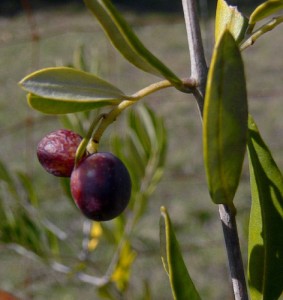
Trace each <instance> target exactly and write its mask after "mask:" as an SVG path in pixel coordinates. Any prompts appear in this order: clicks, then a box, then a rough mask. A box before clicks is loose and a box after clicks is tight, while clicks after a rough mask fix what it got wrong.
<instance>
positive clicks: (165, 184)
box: [0, 6, 283, 300]
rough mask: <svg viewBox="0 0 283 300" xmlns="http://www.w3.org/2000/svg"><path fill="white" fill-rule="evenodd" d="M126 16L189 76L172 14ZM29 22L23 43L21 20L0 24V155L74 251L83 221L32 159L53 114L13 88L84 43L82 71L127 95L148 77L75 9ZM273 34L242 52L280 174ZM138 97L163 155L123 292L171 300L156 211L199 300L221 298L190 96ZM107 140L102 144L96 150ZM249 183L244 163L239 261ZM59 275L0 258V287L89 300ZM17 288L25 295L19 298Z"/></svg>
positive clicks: (281, 91)
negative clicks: (163, 130)
mask: <svg viewBox="0 0 283 300" xmlns="http://www.w3.org/2000/svg"><path fill="white" fill-rule="evenodd" d="M127 17H128V19H129V20H130V22H132V24H133V25H134V29H135V30H136V32H137V34H138V35H139V36H140V37H141V39H142V40H143V41H144V43H145V44H146V45H147V46H148V47H149V48H150V49H151V50H152V51H153V52H154V53H155V54H156V55H157V56H158V57H160V58H161V59H163V60H164V61H165V62H166V63H167V64H168V65H169V66H170V67H171V68H172V69H173V70H174V71H175V72H176V73H177V74H179V75H180V76H181V77H185V76H187V75H188V72H189V65H188V64H189V55H188V50H187V41H186V36H185V27H184V23H183V18H182V16H181V15H156V14H147V15H142V16H137V15H133V14H128V16H127ZM35 20H36V24H37V27H36V30H37V31H38V34H39V40H38V41H36V40H35V41H32V40H31V31H30V27H29V23H28V21H27V18H26V16H25V15H19V16H16V17H14V18H10V19H6V18H1V19H0V89H1V93H0V108H1V111H0V114H1V117H0V128H1V131H0V139H1V147H0V159H1V160H3V161H4V162H6V164H8V166H9V168H10V169H11V170H18V169H20V170H23V171H26V172H28V173H29V174H30V176H31V177H32V178H33V182H34V184H35V185H36V188H37V192H38V194H39V196H40V199H41V201H42V204H41V212H42V213H43V214H44V215H46V216H47V217H49V218H50V219H51V220H52V221H54V223H55V224H56V225H57V226H59V227H60V228H62V229H64V230H66V231H67V232H68V233H69V234H70V235H71V236H72V237H73V238H74V244H76V243H77V245H79V244H78V241H79V238H80V236H81V233H80V232H81V228H82V221H83V218H82V217H81V216H80V215H79V214H78V211H77V210H76V209H75V208H74V207H73V206H72V205H70V204H69V202H67V201H66V199H65V198H64V197H63V196H58V195H61V194H62V192H61V188H60V184H59V182H58V180H57V179H56V178H53V177H52V176H50V175H48V174H46V173H45V172H44V171H43V170H42V169H41V167H40V166H39V164H38V162H37V159H36V156H35V149H36V144H37V142H38V141H39V140H40V138H41V137H42V136H43V135H44V134H45V133H47V132H49V131H50V130H53V129H56V128H58V126H60V125H59V122H58V120H57V119H56V118H55V117H49V116H42V115H40V114H38V113H37V112H34V111H31V110H30V108H29V107H28V106H27V104H26V101H25V93H24V92H23V91H21V90H20V89H19V88H18V86H17V82H18V81H19V80H20V79H22V78H23V77H24V76H25V75H26V74H28V73H29V72H31V71H34V70H36V69H39V68H43V67H50V66H54V65H66V64H68V63H70V62H72V59H73V53H74V51H75V50H76V49H77V48H78V47H79V46H80V45H85V47H86V55H87V58H88V61H89V62H90V66H91V70H92V71H94V72H96V73H99V74H100V75H102V76H103V77H104V78H106V79H108V80H110V81H111V82H112V83H114V84H116V85H118V86H119V87H120V88H121V89H122V90H124V91H125V92H127V93H132V92H135V91H136V90H138V89H140V88H142V87H144V86H146V85H147V84H149V83H151V82H152V81H153V80H154V81H155V80H156V78H154V77H152V76H150V75H147V74H143V73H142V72H140V71H138V70H136V69H134V68H133V67H132V66H131V65H129V64H128V63H127V62H125V61H124V60H123V59H122V58H121V57H120V55H119V54H117V53H116V51H115V50H113V48H112V46H111V45H110V44H109V42H108V41H107V40H106V38H105V37H104V34H103V32H102V31H101V29H100V27H98V25H97V23H96V21H95V20H94V19H93V18H92V16H91V15H90V14H89V13H88V12H86V11H85V10H79V11H77V10H76V8H75V7H74V6H66V7H64V8H63V9H58V8H57V10H48V11H41V12H37V13H36V14H35ZM202 27H203V38H204V44H205V47H206V54H207V57H208V59H209V57H210V55H211V51H212V43H213V20H206V22H203V23H202ZM280 30H282V26H281V27H279V28H277V29H275V30H274V31H273V32H271V33H269V34H267V35H266V36H265V37H263V38H261V39H260V40H259V41H258V42H257V43H256V44H255V45H254V46H253V47H251V48H250V49H248V50H247V51H245V53H244V54H243V57H244V60H245V62H246V74H247V81H248V93H249V100H250V102H249V106H250V112H251V113H252V114H253V116H254V118H255V120H256V121H257V123H258V126H259V129H260V131H261V133H262V135H263V138H264V139H265V141H266V142H267V144H268V145H269V146H270V148H271V150H272V152H273V154H274V157H275V159H276V161H277V163H278V165H279V167H281V168H282V166H283V158H282V149H283V139H282V132H283V122H282V114H283V106H282V100H283V96H282V95H283V86H282V80H283V59H282V51H281V50H283V49H282V45H283V36H282V34H280V32H281V31H280ZM146 101H147V103H149V104H150V105H151V107H153V108H154V109H155V111H156V112H158V113H159V114H161V115H163V116H164V118H165V121H166V125H167V129H168V133H169V151H168V161H167V169H166V173H165V176H164V178H163V180H162V182H161V183H160V185H159V187H158V189H157V191H156V192H155V194H154V196H153V197H152V201H151V203H150V207H149V211H148V214H147V215H146V216H145V218H144V219H143V221H142V222H141V223H140V224H139V226H138V228H137V229H136V234H137V236H138V237H139V238H140V239H142V240H144V241H145V242H146V243H145V244H146V245H147V247H144V246H143V247H140V245H139V243H138V240H137V241H136V247H137V249H138V250H139V252H140V255H139V256H138V259H137V260H136V262H135V264H134V267H133V273H132V281H131V286H132V287H134V288H133V290H134V291H136V293H137V294H139V293H141V292H142V290H141V289H142V284H141V282H142V281H144V280H147V281H148V282H149V283H150V284H151V288H152V289H153V299H164V300H166V299H171V292H170V289H169V283H168V280H167V276H166V274H165V272H164V270H163V267H162V263H161V260H160V255H159V237H158V231H159V227H158V226H159V225H158V223H159V215H160V212H159V209H160V206H161V205H165V206H166V207H167V208H168V210H169V212H170V214H171V218H172V221H173V224H174V226H175V228H176V230H177V236H178V238H179V240H180V242H181V245H182V247H183V249H184V254H185V259H186V263H187V265H188V266H189V269H190V270H191V273H192V277H193V278H194V279H195V281H196V286H197V287H198V288H199V289H200V291H201V295H202V296H203V299H230V298H231V294H230V283H229V280H228V273H227V267H226V254H225V252H224V248H223V239H222V229H221V226H220V224H219V222H218V212H217V207H216V206H214V205H212V204H211V202H210V200H209V196H208V192H207V188H206V184H205V177H204V170H203V163H202V145H201V122H200V118H199V112H198V109H197V107H196V104H195V103H194V100H193V98H192V97H191V96H188V95H184V94H181V93H179V92H178V91H175V90H173V89H170V90H166V91H162V92H158V93H156V94H155V95H152V96H150V97H148V99H147V100H146ZM117 123H118V125H119V126H115V129H114V127H113V128H112V130H116V131H118V132H119V129H121V126H123V125H122V124H123V123H122V122H117ZM115 125H116V124H115ZM106 141H107V139H106V138H105V144H104V146H103V147H105V149H107V142H106ZM248 180H249V178H248V169H247V165H246V163H245V166H244V170H243V176H242V181H241V186H240V188H239V191H238V193H237V195H236V198H237V199H236V206H237V208H238V215H239V225H238V226H239V233H240V237H241V241H242V246H243V255H244V260H245V261H246V256H245V253H246V252H245V250H246V243H245V239H246V234H247V223H248V208H249V205H250V194H249V186H248V183H249V182H248ZM143 245H144V244H143ZM78 247H79V246H78ZM0 250H1V246H0ZM95 259H96V258H95ZM67 279H68V278H66V277H65V276H64V275H60V274H56V273H54V272H53V271H50V270H46V269H45V268H44V265H42V264H38V263H35V262H33V261H31V260H29V259H26V258H22V257H21V256H19V255H17V254H15V253H14V252H13V251H11V250H9V249H2V251H1V252H0V289H1V288H2V289H7V290H13V291H15V290H16V291H18V292H19V294H20V295H25V296H26V297H27V299H32V297H33V299H39V300H41V299H68V300H69V299H70V300H73V299H79V298H80V299H82V298H83V299H94V298H93V295H94V290H95V289H94V287H91V286H88V285H86V284H81V283H78V282H76V281H75V280H70V281H68V280H67ZM160 290H162V294H160ZM21 291H23V293H21ZM26 291H28V292H29V293H26V294H25V292H26ZM128 299H137V297H136V294H135V295H129V296H128ZM231 299H232V298H231Z"/></svg>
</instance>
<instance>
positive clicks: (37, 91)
mask: <svg viewBox="0 0 283 300" xmlns="http://www.w3.org/2000/svg"><path fill="white" fill-rule="evenodd" d="M20 85H21V87H22V88H23V89H24V90H26V91H27V92H29V93H30V94H31V95H30V96H29V99H28V100H29V103H30V105H31V106H32V107H33V108H35V109H37V110H40V111H41V112H46V113H50V114H58V113H59V114H60V113H69V112H70V113H71V112H78V111H84V110H88V109H94V108H97V107H101V106H105V105H109V104H118V103H119V102H121V101H122V100H123V99H127V98H128V97H127V96H126V95H124V94H123V92H122V91H120V90H119V89H118V88H117V87H115V86H113V85H112V84H111V83H109V82H107V81H105V80H103V79H101V78H99V77H97V76H95V75H93V74H90V73H87V72H83V71H80V70H76V69H72V68H66V67H58V68H47V69H42V70H39V71H37V72H34V73H32V74H30V75H28V76H27V77H25V78H24V79H23V80H22V81H21V82H20ZM55 100H56V101H57V102H56V101H55ZM53 106H55V107H54V108H52V107H53ZM57 111H59V112H57Z"/></svg>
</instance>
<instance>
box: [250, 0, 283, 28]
mask: <svg viewBox="0 0 283 300" xmlns="http://www.w3.org/2000/svg"><path fill="white" fill-rule="evenodd" d="M282 8H283V0H269V1H266V2H264V3H262V4H260V5H259V6H258V7H257V8H256V9H255V10H254V11H253V13H252V14H251V16H250V19H249V23H250V24H255V23H256V22H259V21H261V20H262V19H265V18H267V17H269V16H270V15H272V14H274V13H276V12H277V11H279V10H280V9H282Z"/></svg>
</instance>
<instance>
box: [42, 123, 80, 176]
mask: <svg viewBox="0 0 283 300" xmlns="http://www.w3.org/2000/svg"><path fill="white" fill-rule="evenodd" d="M81 141H82V137H81V136H80V135H78V134H77V133H75V132H73V131H71V130H66V129H59V130H56V131H53V132H50V133H49V134H47V135H46V136H45V137H44V138H43V139H42V140H41V141H40V142H39V144H38V146H37V157H38V160H39V162H40V163H41V165H42V166H43V168H44V169H45V170H46V171H47V172H49V173H51V174H53V175H55V176H60V177H70V176H71V173H72V171H73V169H74V165H75V157H76V151H77V148H78V146H79V144H80V142H81Z"/></svg>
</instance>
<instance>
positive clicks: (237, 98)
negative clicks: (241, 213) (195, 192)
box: [203, 31, 248, 206]
mask: <svg viewBox="0 0 283 300" xmlns="http://www.w3.org/2000/svg"><path fill="white" fill-rule="evenodd" d="M247 118H248V109H247V93H246V83H245V75H244V66H243V62H242V58H241V54H240V51H239V49H238V46H237V43H236V41H235V40H234V38H233V36H232V35H231V33H230V32H229V31H226V32H225V33H224V34H223V36H222V38H221V39H220V42H219V44H218V47H217V48H216V49H215V51H214V54H213V58H212V63H211V66H210V70H209V74H208V80H207V90H206V96H205V105H204V112H203V147H204V162H205V168H206V175H207V180H208V186H209V190H210V195H211V198H212V200H213V202H214V203H217V204H220V203H221V204H227V205H230V206H232V203H233V198H234V195H235V192H236V189H237V187H238V184H239V179H240V175H241V170H242V164H243V160H244V155H245V148H246V140H247Z"/></svg>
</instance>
